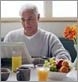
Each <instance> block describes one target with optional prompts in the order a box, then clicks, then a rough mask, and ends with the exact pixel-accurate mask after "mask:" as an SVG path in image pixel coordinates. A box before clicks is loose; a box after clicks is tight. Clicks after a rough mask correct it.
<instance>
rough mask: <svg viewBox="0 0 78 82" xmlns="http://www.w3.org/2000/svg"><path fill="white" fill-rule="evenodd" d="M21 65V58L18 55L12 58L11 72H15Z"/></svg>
mask: <svg viewBox="0 0 78 82" xmlns="http://www.w3.org/2000/svg"><path fill="white" fill-rule="evenodd" d="M21 65H22V57H21V56H20V55H18V56H12V71H13V72H14V71H16V69H17V68H18V67H20V66H21Z"/></svg>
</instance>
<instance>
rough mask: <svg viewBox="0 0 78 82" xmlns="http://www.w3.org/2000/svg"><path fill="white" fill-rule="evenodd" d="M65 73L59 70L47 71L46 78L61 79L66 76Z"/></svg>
mask: <svg viewBox="0 0 78 82" xmlns="http://www.w3.org/2000/svg"><path fill="white" fill-rule="evenodd" d="M66 75H67V73H61V72H49V76H48V78H49V79H50V80H58V81H61V80H63V79H64V78H65V77H66Z"/></svg>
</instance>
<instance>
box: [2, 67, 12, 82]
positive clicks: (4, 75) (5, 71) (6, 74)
mask: <svg viewBox="0 0 78 82" xmlns="http://www.w3.org/2000/svg"><path fill="white" fill-rule="evenodd" d="M9 75H10V70H9V69H8V68H1V81H6V80H7V79H8V77H9Z"/></svg>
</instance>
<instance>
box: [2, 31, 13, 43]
mask: <svg viewBox="0 0 78 82" xmlns="http://www.w3.org/2000/svg"><path fill="white" fill-rule="evenodd" d="M11 40H12V35H11V32H9V33H8V34H7V35H6V36H5V37H4V42H5V43H7V42H10V41H11Z"/></svg>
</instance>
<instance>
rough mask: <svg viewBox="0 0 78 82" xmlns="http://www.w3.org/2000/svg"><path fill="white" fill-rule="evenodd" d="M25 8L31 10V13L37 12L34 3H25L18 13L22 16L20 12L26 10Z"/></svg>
mask: <svg viewBox="0 0 78 82" xmlns="http://www.w3.org/2000/svg"><path fill="white" fill-rule="evenodd" d="M27 10H31V11H32V12H33V13H36V14H37V13H38V9H37V7H36V6H35V5H33V4H25V5H23V6H22V7H21V9H20V11H19V15H20V16H22V13H23V12H25V11H27Z"/></svg>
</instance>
